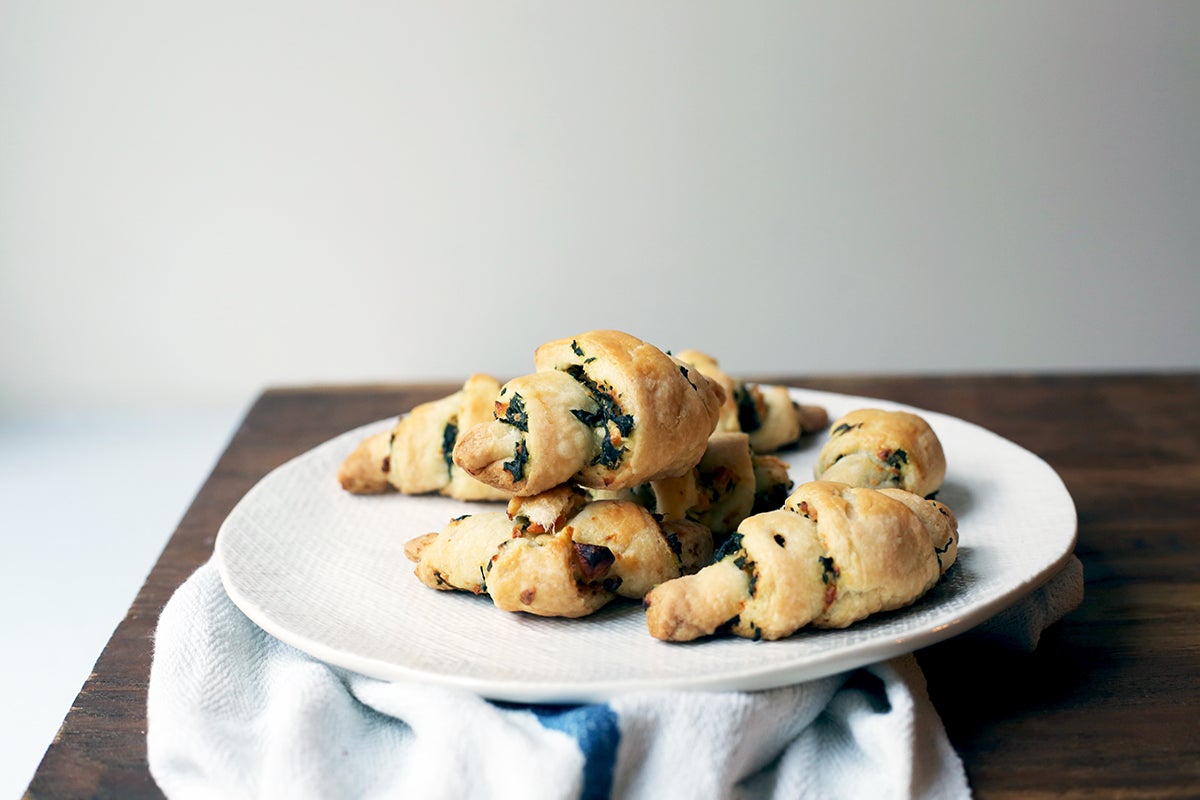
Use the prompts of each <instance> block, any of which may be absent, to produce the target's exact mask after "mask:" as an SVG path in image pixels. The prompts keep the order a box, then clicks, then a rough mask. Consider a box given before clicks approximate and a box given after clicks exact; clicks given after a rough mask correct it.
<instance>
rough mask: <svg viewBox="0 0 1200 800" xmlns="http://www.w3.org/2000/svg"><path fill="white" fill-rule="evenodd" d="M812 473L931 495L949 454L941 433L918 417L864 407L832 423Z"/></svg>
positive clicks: (943, 473)
mask: <svg viewBox="0 0 1200 800" xmlns="http://www.w3.org/2000/svg"><path fill="white" fill-rule="evenodd" d="M813 477H814V478H816V479H817V480H824V481H839V482H841V483H848V484H850V485H851V486H863V487H867V488H871V489H882V488H887V487H892V488H896V489H903V490H905V491H907V492H912V493H913V494H919V495H921V496H922V497H927V496H929V495H931V494H933V493H934V492H936V491H937V490H938V489H939V488H940V487H941V485H942V481H943V480H945V477H946V455H945V453H944V452H943V451H942V443H941V441H939V440H938V437H937V434H935V433H934V432H933V428H931V427H930V426H929V423H928V422H926V421H925V420H924V419H923V418H921V417H920V416H918V415H916V414H910V413H909V412H907V411H884V410H882V409H878V408H860V409H858V410H857V411H851V412H850V413H849V414H846V415H845V416H843V417H842V418H840V419H838V420H836V421H835V422H834V423H833V425H832V426H831V427H830V429H829V441H827V442H826V443H825V445H824V447H822V448H821V452H820V453H819V454H818V456H817V463H816V465H815V466H814V467H813Z"/></svg>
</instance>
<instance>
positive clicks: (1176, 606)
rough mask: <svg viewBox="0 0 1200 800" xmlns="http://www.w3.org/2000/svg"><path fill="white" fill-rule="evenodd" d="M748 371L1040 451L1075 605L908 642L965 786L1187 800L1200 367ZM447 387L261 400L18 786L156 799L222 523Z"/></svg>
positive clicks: (1192, 793)
mask: <svg viewBox="0 0 1200 800" xmlns="http://www.w3.org/2000/svg"><path fill="white" fill-rule="evenodd" d="M758 378H759V379H761V380H764V381H770V380H774V381H776V382H780V383H787V384H791V385H795V386H804V387H808V388H812V389H820V390H824V391H832V392H841V393H846V394H853V395H862V396H867V397H879V398H886V399H889V400H894V401H898V402H902V403H909V404H912V405H915V406H918V407H921V408H926V409H930V410H933V411H940V412H944V413H947V414H951V415H954V416H957V417H960V418H963V419H966V420H969V421H971V422H975V423H978V424H980V425H983V426H984V427H987V428H989V429H991V430H993V431H995V432H996V433H999V434H1000V435H1002V436H1004V437H1006V438H1008V439H1011V440H1012V441H1014V442H1016V443H1017V444H1020V445H1022V446H1024V447H1025V448H1027V449H1029V450H1031V451H1033V452H1034V453H1036V454H1038V455H1040V456H1041V457H1042V458H1044V459H1045V460H1046V461H1047V462H1049V464H1050V465H1051V466H1052V467H1054V469H1056V470H1057V471H1058V473H1059V474H1060V475H1061V476H1062V477H1063V480H1064V482H1065V483H1066V486H1067V488H1068V490H1069V491H1070V493H1071V495H1072V497H1073V498H1074V500H1075V504H1076V507H1077V509H1078V514H1079V540H1078V545H1077V547H1076V553H1077V554H1078V556H1079V558H1080V559H1081V561H1082V562H1083V565H1084V571H1085V577H1086V589H1085V591H1086V597H1085V599H1084V602H1083V605H1082V606H1081V607H1080V608H1079V609H1078V610H1076V611H1074V612H1073V613H1071V614H1069V615H1068V616H1067V617H1065V618H1064V619H1063V620H1062V621H1061V622H1059V623H1058V624H1057V625H1054V626H1052V627H1051V628H1050V629H1049V630H1048V631H1047V632H1046V633H1045V635H1044V636H1043V637H1042V640H1041V643H1040V645H1039V647H1038V648H1037V650H1036V651H1034V652H1033V653H1024V654H1022V653H1009V654H1006V655H1003V656H998V655H997V653H996V652H995V651H994V650H989V651H987V652H984V651H982V650H979V649H976V646H974V645H972V644H970V643H969V641H968V640H966V639H951V640H949V641H946V642H943V643H940V644H938V645H935V646H933V647H930V648H927V649H925V650H922V651H920V652H919V653H918V658H919V660H920V662H921V664H922V667H923V668H924V670H925V674H926V677H927V679H928V681H929V689H930V696H931V698H932V700H933V702H934V705H935V706H936V708H937V710H938V712H939V713H940V714H941V716H942V719H943V721H944V722H945V726H946V730H947V732H948V734H949V736H950V739H951V742H952V743H953V745H954V746H955V748H956V749H957V750H958V752H959V753H960V754H961V756H962V759H963V762H964V764H965V766H966V770H967V775H968V779H969V780H970V783H971V786H972V788H973V790H974V792H975V794H976V796H978V797H979V798H1017V797H1020V798H1028V797H1037V796H1054V797H1064V796H1075V797H1116V796H1120V797H1135V798H1143V797H1144V798H1172V797H1197V796H1200V373H1186V374H1182V373H1169V374H1111V375H1110V374H1058V375H980V376H936V377H813V378H783V379H780V378H774V379H772V378H769V377H767V376H758ZM455 388H457V387H455V386H448V385H432V384H430V385H406V386H370V387H314V388H283V389H273V390H270V391H267V392H264V393H263V394H262V395H261V396H260V397H259V398H258V399H257V401H256V402H255V403H254V405H253V407H252V408H251V409H250V411H249V412H248V413H247V415H246V417H245V419H244V421H243V422H242V424H241V425H240V427H239V428H238V430H237V431H236V433H235V435H234V436H233V438H232V440H231V441H230V443H229V446H228V448H227V449H226V450H225V452H224V454H223V455H222V457H221V458H220V460H219V461H218V462H217V464H216V466H215V467H214V469H213V472H212V474H211V475H210V476H209V478H208V479H207V480H206V481H205V483H204V485H203V486H202V487H201V488H200V491H199V493H198V494H197V496H196V498H195V500H194V502H193V503H192V505H191V507H190V508H189V509H188V511H187V513H186V515H185V516H184V517H183V519H182V521H181V522H180V524H179V527H178V528H177V529H176V530H175V532H174V534H173V535H172V536H171V537H170V540H169V541H168V542H167V544H166V547H165V549H164V550H163V553H162V555H161V557H160V558H159V560H158V562H157V564H156V565H155V567H154V569H153V571H152V572H151V573H150V575H149V577H148V578H147V579H146V582H145V585H144V586H142V588H141V591H140V592H139V593H138V595H137V598H136V599H135V601H134V603H133V605H132V606H131V607H130V609H129V611H128V613H127V615H126V616H125V618H124V620H123V621H122V622H121V623H120V625H119V626H118V627H117V629H116V631H115V632H114V633H113V635H112V638H111V639H110V640H109V642H108V645H107V646H106V647H105V648H104V651H103V652H102V653H101V654H100V656H99V660H98V661H97V662H96V665H95V668H94V670H93V672H92V674H91V675H90V677H89V678H88V679H87V681H86V683H85V684H84V686H83V688H82V690H81V691H80V693H79V696H78V698H77V699H76V700H75V703H74V704H73V705H72V707H71V709H70V711H69V713H68V714H67V716H66V718H65V719H64V720H63V723H62V726H61V728H60V730H59V732H58V734H57V735H56V736H55V738H54V740H53V741H52V742H50V743H49V747H48V749H47V750H46V754H45V756H44V757H43V759H42V762H41V764H40V766H39V767H38V770H37V772H36V773H35V775H34V777H33V780H32V782H31V783H30V785H29V788H28V793H27V795H28V796H29V797H34V798H66V797H114V798H139V797H159V796H161V793H160V792H159V791H158V789H157V787H156V785H155V784H154V781H153V779H152V778H151V777H150V774H149V772H148V770H147V766H146V687H147V683H148V679H149V672H150V659H151V648H152V637H153V633H154V627H155V624H156V622H157V620H158V615H159V612H160V610H161V609H162V607H163V604H164V603H166V601H167V599H168V598H169V597H170V596H171V594H172V592H174V591H175V589H176V588H177V587H178V586H179V585H180V584H181V583H182V582H183V581H184V579H186V578H187V577H188V575H190V574H191V572H192V571H193V570H194V569H196V567H198V566H199V565H200V564H202V563H204V562H205V561H206V560H207V559H208V558H209V556H210V554H211V553H212V549H213V541H214V539H215V537H216V533H217V529H218V527H219V526H220V524H221V522H222V520H224V518H225V516H226V515H227V514H228V513H229V511H230V510H231V509H232V508H233V506H234V504H235V503H236V502H237V501H238V500H239V499H240V498H241V497H242V495H243V494H244V493H245V492H246V491H247V490H248V489H250V488H251V487H252V486H253V485H254V484H255V483H256V482H257V481H258V480H259V479H260V478H262V477H263V476H264V475H265V474H266V473H267V472H268V471H270V470H271V469H272V468H274V467H276V466H278V465H279V464H281V463H283V462H284V461H286V460H288V459H290V458H292V457H293V456H296V455H299V454H301V453H303V452H304V451H306V450H308V449H309V448H311V447H313V446H315V445H317V444H319V443H321V442H322V441H325V440H326V439H329V438H331V437H333V436H335V435H337V434H339V433H342V432H344V431H346V430H348V429H350V428H352V427H355V426H357V425H360V424H363V423H366V422H370V421H373V420H378V419H383V418H387V417H391V416H395V415H397V414H398V413H399V412H401V411H404V410H407V409H409V408H411V407H412V406H413V405H415V404H416V403H419V402H423V401H426V400H430V399H433V398H435V397H440V396H444V395H445V394H447V393H449V392H450V391H453V390H454V389H455ZM166 533H167V532H166V531H164V536H165V535H166ZM10 688H11V687H10Z"/></svg>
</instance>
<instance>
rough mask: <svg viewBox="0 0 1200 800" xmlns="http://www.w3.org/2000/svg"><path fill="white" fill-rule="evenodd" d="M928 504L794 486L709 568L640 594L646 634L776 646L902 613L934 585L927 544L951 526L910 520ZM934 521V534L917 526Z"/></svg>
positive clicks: (922, 517) (935, 572) (821, 484)
mask: <svg viewBox="0 0 1200 800" xmlns="http://www.w3.org/2000/svg"><path fill="white" fill-rule="evenodd" d="M927 502H928V501H924V500H922V499H921V498H914V499H913V500H912V501H911V502H908V501H902V500H899V499H897V498H896V496H894V493H885V492H881V491H876V490H872V489H862V488H856V487H851V486H848V485H846V484H839V483H833V482H829V481H814V482H811V483H807V484H803V485H801V486H800V487H798V488H797V489H796V491H795V492H793V493H792V495H791V496H789V497H788V499H787V501H786V502H785V504H784V507H783V508H782V509H780V510H778V511H768V512H764V513H762V514H756V515H754V516H752V517H749V518H747V519H746V520H745V521H744V522H743V523H742V524H741V526H739V528H738V533H737V534H735V535H734V536H733V537H731V539H730V541H729V542H728V543H727V546H726V547H724V548H722V552H721V554H720V555H719V557H718V560H717V561H716V562H715V563H714V564H712V565H710V566H707V567H705V568H704V569H701V570H700V571H699V572H697V573H696V574H695V575H692V576H688V577H683V578H678V579H675V580H671V581H667V582H665V583H662V584H660V585H659V586H657V587H655V588H654V589H653V590H651V591H650V592H648V593H647V594H646V597H645V599H644V604H645V606H646V621H647V627H648V628H649V630H650V633H651V635H653V636H655V637H656V638H660V639H666V640H669V641H687V640H690V639H695V638H698V637H701V636H707V635H710V634H713V633H715V632H717V631H718V630H720V629H728V630H729V631H730V632H731V633H734V634H736V635H739V636H745V637H749V638H754V639H758V638H765V639H779V638H783V637H785V636H790V635H791V634H792V633H794V632H795V631H796V630H798V629H799V628H801V627H803V626H805V625H813V626H817V627H828V628H841V627H846V626H848V625H850V624H852V623H854V622H856V621H858V620H860V619H863V618H865V617H867V616H869V615H870V614H874V613H877V612H880V611H888V610H893V609H897V608H901V607H903V606H906V605H908V604H910V603H912V602H913V601H915V600H916V599H917V598H919V597H921V596H922V595H923V594H924V593H925V592H927V591H928V590H929V589H930V588H931V587H932V586H933V585H934V584H935V583H936V582H937V580H938V577H939V576H940V575H941V571H942V570H941V568H940V566H939V559H938V555H939V554H938V553H937V549H936V546H935V542H937V541H940V540H942V539H944V537H945V529H944V527H943V523H947V522H952V521H953V517H952V515H951V516H949V517H947V516H946V515H943V514H942V513H940V511H939V510H938V509H936V508H933V507H929V510H928V511H922V512H915V511H913V506H914V505H919V504H921V503H927ZM929 514H932V517H930V516H929ZM933 517H936V518H937V523H936V526H935V527H936V529H935V530H931V529H930V528H927V526H926V520H927V519H932V518H933ZM952 538H954V539H955V540H956V539H957V533H956V532H955V533H953V534H952Z"/></svg>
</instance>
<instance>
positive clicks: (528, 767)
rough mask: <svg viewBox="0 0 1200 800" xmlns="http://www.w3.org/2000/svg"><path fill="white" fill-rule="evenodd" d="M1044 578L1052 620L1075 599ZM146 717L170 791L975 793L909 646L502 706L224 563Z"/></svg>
mask: <svg viewBox="0 0 1200 800" xmlns="http://www.w3.org/2000/svg"><path fill="white" fill-rule="evenodd" d="M1076 563H1077V562H1076ZM1075 577H1077V578H1078V583H1079V587H1080V591H1081V587H1082V573H1081V572H1080V573H1078V574H1077V575H1075V574H1072V575H1070V576H1068V578H1067V580H1068V581H1073V580H1074V579H1075ZM1051 584H1053V581H1052V582H1051ZM1051 584H1047V587H1045V588H1048V587H1050V586H1051ZM1060 588H1061V587H1060ZM1044 594H1045V591H1039V592H1038V593H1035V596H1034V597H1033V598H1030V600H1029V601H1027V602H1033V603H1034V604H1038V608H1039V609H1041V610H1040V611H1039V612H1038V614H1037V615H1035V616H1036V621H1035V623H1034V625H1035V627H1037V625H1042V627H1044V625H1048V624H1050V623H1051V622H1053V621H1054V620H1057V619H1058V618H1060V617H1061V616H1062V615H1063V614H1065V613H1066V612H1067V611H1069V610H1071V608H1073V607H1074V606H1073V605H1071V606H1070V607H1067V606H1066V605H1063V604H1062V600H1063V598H1067V599H1068V600H1069V599H1070V598H1075V597H1077V595H1076V594H1071V593H1067V594H1064V593H1063V592H1062V591H1057V592H1055V593H1054V596H1053V597H1051V598H1049V599H1048V598H1047V597H1045V596H1042V597H1039V596H1038V595H1044ZM1074 602H1075V604H1076V605H1077V604H1078V599H1075V600H1074ZM1053 603H1059V605H1057V606H1053V605H1052V604H1053ZM1047 610H1048V613H1046V612H1047ZM1022 630H1028V628H1027V627H1026V628H1022ZM1040 632H1041V630H1040V628H1039V629H1038V630H1037V634H1040ZM1020 635H1021V634H1020V633H1017V634H1016V636H1017V637H1018V638H1019V636H1020ZM1035 635H1036V634H1035ZM1030 646H1031V645H1030ZM148 725H149V727H148V733H147V742H148V755H149V764H150V771H151V774H152V775H153V776H154V779H155V780H156V781H157V782H158V785H159V787H160V788H161V789H162V790H163V792H164V793H165V794H166V795H167V796H168V797H169V798H241V797H253V798H275V797H279V798H339V799H340V798H392V797H396V798H455V799H457V798H509V797H512V798H523V799H531V798H569V799H571V800H574V798H586V799H588V800H590V799H591V798H610V797H611V798H654V799H655V800H661V799H662V798H675V797H679V798H696V797H704V798H803V797H822V798H837V797H872V798H888V797H897V798H900V797H921V798H959V797H969V795H970V790H969V787H968V784H967V780H966V777H965V774H964V772H963V768H962V763H961V761H960V759H959V758H958V755H957V754H956V753H955V752H954V750H953V748H952V747H951V745H950V743H949V741H948V740H947V738H946V734H945V731H944V729H943V727H942V723H941V720H940V718H939V717H938V715H937V713H936V711H935V710H934V709H933V707H932V705H931V704H930V702H929V699H928V696H927V694H926V689H925V681H924V677H923V675H922V673H921V670H920V668H919V667H918V665H917V663H916V660H915V659H914V658H913V657H912V656H911V655H910V656H903V657H900V658H896V659H893V660H891V661H887V662H884V663H880V664H875V665H871V666H869V667H865V668H862V669H858V670H853V671H850V672H847V673H844V674H841V675H836V676H831V677H828V678H823V679H820V680H815V681H810V682H808V683H803V684H797V685H793V686H787V687H784V688H780V689H773V690H768V691H760V692H665V691H663V692H637V693H632V694H629V695H626V696H622V697H619V698H616V699H613V700H611V701H610V702H607V703H589V704H582V705H571V706H544V705H543V706H539V705H524V704H513V703H499V702H492V701H488V700H484V699H482V698H479V697H477V696H475V695H472V694H470V693H467V692H463V691H458V690H451V689H445V688H439V687H436V686H430V685H424V684H418V683H395V682H384V681H379V680H374V679H371V678H366V677H363V676H361V675H357V674H354V673H350V672H347V671H345V670H341V669H337V668H334V667H330V666H328V665H326V664H324V663H322V662H320V661H317V660H315V659H313V658H311V657H309V656H307V655H305V654H304V653H302V652H300V651H298V650H295V649H293V648H291V647H289V646H288V645H285V644H283V643H282V642H280V641H278V640H277V639H274V638H273V637H271V636H270V635H268V634H267V633H265V632H264V631H262V630H261V629H260V628H259V627H258V626H256V625H255V624H254V623H253V622H251V621H250V620H249V619H248V618H246V617H245V616H244V615H243V614H242V613H241V611H239V610H238V608H237V607H236V606H235V605H234V604H233V603H232V602H231V601H230V600H229V598H228V596H227V595H226V594H225V591H224V588H223V586H222V584H221V580H220V577H219V575H218V573H217V569H216V567H215V565H214V564H212V563H209V564H206V565H204V566H203V567H201V568H200V569H199V570H197V571H196V573H195V574H193V575H192V576H191V577H190V578H189V579H188V580H187V582H186V583H185V584H184V585H183V586H182V587H180V589H179V590H178V591H177V592H176V593H175V595H174V596H173V597H172V598H171V600H170V602H168V604H167V606H166V607H165V608H164V609H163V612H162V617H161V619H160V622H159V625H158V630H157V633H156V636H155V652H154V661H153V667H152V669H151V675H150V689H149V698H148Z"/></svg>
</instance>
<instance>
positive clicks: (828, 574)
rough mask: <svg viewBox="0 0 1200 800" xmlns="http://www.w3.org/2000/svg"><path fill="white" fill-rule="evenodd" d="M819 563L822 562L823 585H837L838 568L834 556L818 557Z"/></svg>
mask: <svg viewBox="0 0 1200 800" xmlns="http://www.w3.org/2000/svg"><path fill="white" fill-rule="evenodd" d="M817 561H820V562H821V583H823V584H825V585H826V586H828V585H830V584H833V583H837V579H838V568H837V566H836V565H834V563H833V556H817Z"/></svg>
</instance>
